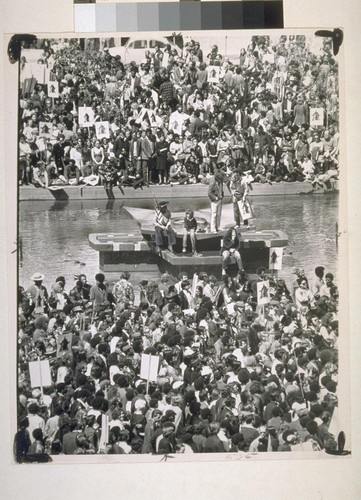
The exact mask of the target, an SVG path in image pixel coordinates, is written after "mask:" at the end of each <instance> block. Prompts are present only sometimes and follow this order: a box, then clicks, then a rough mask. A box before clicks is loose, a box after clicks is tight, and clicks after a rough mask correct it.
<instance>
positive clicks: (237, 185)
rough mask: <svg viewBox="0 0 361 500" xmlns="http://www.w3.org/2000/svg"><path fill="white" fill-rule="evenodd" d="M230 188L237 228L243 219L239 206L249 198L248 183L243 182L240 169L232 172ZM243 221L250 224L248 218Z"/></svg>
mask: <svg viewBox="0 0 361 500" xmlns="http://www.w3.org/2000/svg"><path fill="white" fill-rule="evenodd" d="M229 189H230V191H231V194H232V203H233V213H234V222H235V224H236V228H239V227H240V226H241V221H242V216H241V211H240V209H239V207H240V205H241V204H244V203H245V201H246V200H247V184H246V183H244V182H242V178H241V175H240V173H239V171H238V170H236V171H235V172H233V173H232V176H231V182H230V185H229ZM243 222H244V225H245V226H246V225H248V220H247V219H246V220H244V221H243Z"/></svg>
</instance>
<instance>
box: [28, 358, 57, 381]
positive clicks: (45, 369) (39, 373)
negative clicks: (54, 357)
mask: <svg viewBox="0 0 361 500" xmlns="http://www.w3.org/2000/svg"><path fill="white" fill-rule="evenodd" d="M29 373H30V384H31V387H49V386H51V385H52V380H51V373H50V365H49V360H48V359H44V360H42V361H40V359H39V360H38V361H29Z"/></svg>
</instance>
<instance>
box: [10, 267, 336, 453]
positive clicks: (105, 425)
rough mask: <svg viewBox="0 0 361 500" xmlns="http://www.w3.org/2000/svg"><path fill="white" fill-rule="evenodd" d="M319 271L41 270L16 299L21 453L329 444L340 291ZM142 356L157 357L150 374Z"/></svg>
mask: <svg viewBox="0 0 361 500" xmlns="http://www.w3.org/2000/svg"><path fill="white" fill-rule="evenodd" d="M325 271H326V270H325V269H324V267H322V266H318V267H316V269H315V272H314V275H313V276H306V275H305V273H304V271H303V270H302V269H295V270H294V275H295V279H294V281H293V282H292V283H289V284H288V285H287V284H286V283H285V281H284V280H282V279H281V278H279V277H277V276H276V275H275V274H267V272H266V270H265V269H264V268H259V269H258V273H257V279H256V280H250V278H249V276H248V275H247V273H246V272H245V271H244V270H243V269H241V270H240V271H239V272H238V274H237V275H236V276H235V277H231V276H229V275H227V274H225V275H224V276H222V279H221V280H217V279H216V278H215V277H214V276H212V275H209V274H207V273H205V272H204V273H203V272H202V273H199V275H197V279H195V277H193V278H191V277H190V276H187V274H184V273H182V274H181V275H180V276H179V277H178V280H176V279H174V278H172V277H171V276H170V275H168V274H164V275H162V276H161V278H160V280H158V281H151V282H147V281H142V282H141V283H140V285H139V286H135V285H134V283H132V279H130V278H131V277H130V274H129V273H128V272H123V273H121V275H120V279H119V281H118V282H115V283H108V282H107V281H106V279H105V276H104V274H102V273H98V274H96V276H95V283H94V284H89V283H88V281H87V277H86V276H85V275H84V274H81V275H78V276H74V280H75V281H74V283H73V284H68V283H66V282H65V279H64V277H62V276H59V277H57V278H56V279H55V282H54V283H53V284H51V281H48V285H47V287H46V286H45V285H44V283H46V282H47V279H46V277H45V276H44V275H43V274H41V273H35V274H34V275H33V276H32V281H33V285H32V286H31V287H30V288H28V289H27V290H25V289H24V288H23V287H20V288H19V295H18V297H19V302H18V307H19V332H18V407H17V417H18V431H17V433H16V436H15V440H14V452H15V456H16V459H17V460H18V461H19V462H22V461H26V460H29V459H31V460H37V458H36V457H38V459H40V458H41V457H44V456H47V455H57V454H65V455H72V454H81V455H88V454H155V455H157V454H162V455H164V454H172V453H188V454H193V453H215V452H219V453H226V452H229V453H232V452H235V453H239V452H245V453H259V452H281V451H294V450H297V449H306V450H313V451H320V450H333V449H335V448H336V447H337V444H336V439H337V436H335V435H333V434H332V432H331V431H332V429H330V423H331V422H332V415H333V413H334V409H335V407H336V406H337V405H338V399H337V385H338V320H337V314H338V289H337V286H336V284H335V280H334V276H333V275H332V274H331V273H330V272H327V273H326V272H325ZM266 280H267V281H268V282H269V286H270V301H269V302H268V303H267V304H265V305H262V306H260V305H259V304H258V303H257V283H258V282H259V281H266ZM143 354H148V355H150V356H153V357H154V358H156V359H157V360H158V369H157V371H156V375H155V376H154V377H152V379H151V380H148V379H147V378H145V377H144V373H143V375H142V376H141V368H142V363H143V356H142V355H143ZM43 361H48V362H49V368H50V372H49V374H48V375H46V373H45V372H42V376H41V377H40V380H42V381H43V384H42V385H36V382H34V377H35V375H34V372H33V373H31V370H30V366H31V365H32V366H35V367H36V366H38V369H39V370H40V365H41V362H43ZM34 369H35V368H33V370H34ZM149 373H150V372H149ZM38 376H39V374H38ZM149 378H150V376H149ZM38 384H39V382H38Z"/></svg>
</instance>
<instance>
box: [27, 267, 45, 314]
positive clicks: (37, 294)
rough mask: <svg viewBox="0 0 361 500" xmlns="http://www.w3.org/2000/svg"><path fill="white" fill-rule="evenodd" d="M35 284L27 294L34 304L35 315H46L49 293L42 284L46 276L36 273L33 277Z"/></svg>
mask: <svg viewBox="0 0 361 500" xmlns="http://www.w3.org/2000/svg"><path fill="white" fill-rule="evenodd" d="M31 279H32V280H33V281H34V284H33V285H32V286H31V287H30V288H28V289H27V291H26V293H27V295H28V296H30V298H31V301H32V304H33V305H34V310H33V312H34V314H44V312H45V309H46V307H47V304H48V299H49V295H48V291H47V289H46V288H45V286H44V285H43V284H42V283H43V280H44V275H43V274H41V273H34V274H33V275H32V277H31Z"/></svg>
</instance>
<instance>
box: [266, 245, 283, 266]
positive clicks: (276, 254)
mask: <svg viewBox="0 0 361 500" xmlns="http://www.w3.org/2000/svg"><path fill="white" fill-rule="evenodd" d="M282 257H283V248H282V247H276V248H270V249H269V263H268V269H272V270H274V271H276V270H277V271H280V270H281V269H282Z"/></svg>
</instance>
